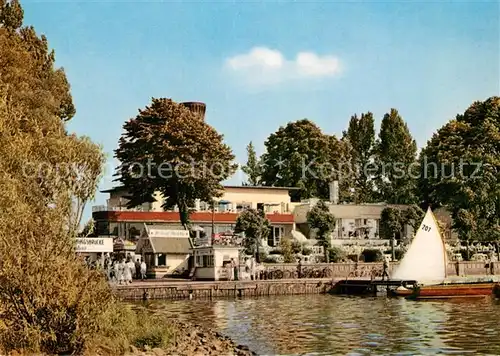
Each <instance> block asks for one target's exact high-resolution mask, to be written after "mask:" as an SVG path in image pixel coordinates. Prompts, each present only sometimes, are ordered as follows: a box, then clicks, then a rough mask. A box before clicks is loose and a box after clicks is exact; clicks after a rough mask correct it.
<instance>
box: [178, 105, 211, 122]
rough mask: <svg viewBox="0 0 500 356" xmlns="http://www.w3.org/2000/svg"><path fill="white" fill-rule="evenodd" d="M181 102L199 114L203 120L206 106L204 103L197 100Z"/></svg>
mask: <svg viewBox="0 0 500 356" xmlns="http://www.w3.org/2000/svg"><path fill="white" fill-rule="evenodd" d="M181 104H182V105H184V106H185V107H187V108H188V109H189V110H191V111H192V112H193V113H195V114H198V115H200V116H201V118H202V119H203V120H205V111H206V110H207V106H206V105H205V103H200V102H197V101H188V102H184V103H181Z"/></svg>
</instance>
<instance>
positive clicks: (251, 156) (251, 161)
mask: <svg viewBox="0 0 500 356" xmlns="http://www.w3.org/2000/svg"><path fill="white" fill-rule="evenodd" d="M241 169H242V171H243V173H245V174H246V175H247V178H248V182H247V183H246V184H247V185H251V186H258V185H260V180H261V176H262V165H261V162H260V160H259V158H258V157H257V153H256V152H255V148H254V147H253V144H252V142H251V141H250V143H249V144H248V146H247V163H246V165H244V166H243V167H241Z"/></svg>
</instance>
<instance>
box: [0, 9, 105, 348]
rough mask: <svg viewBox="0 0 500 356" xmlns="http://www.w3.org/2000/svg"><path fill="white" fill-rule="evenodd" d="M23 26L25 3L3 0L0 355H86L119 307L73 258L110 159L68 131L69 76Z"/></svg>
mask: <svg viewBox="0 0 500 356" xmlns="http://www.w3.org/2000/svg"><path fill="white" fill-rule="evenodd" d="M21 24H22V9H21V7H20V5H19V3H18V2H17V1H10V2H7V3H6V2H5V1H3V0H0V157H1V159H0V211H1V212H2V213H1V214H0V305H1V308H0V309H1V310H0V319H1V323H0V324H1V325H0V353H2V354H9V353H10V351H12V350H16V349H17V350H21V349H22V350H26V352H28V353H33V354H83V353H84V352H85V348H86V347H87V346H88V344H89V341H90V340H93V339H95V338H96V337H97V336H98V335H103V334H104V332H103V330H102V329H103V325H104V324H105V320H104V317H103V315H109V312H110V308H111V306H112V304H113V296H112V293H111V289H110V288H109V285H108V284H107V283H106V281H105V280H104V278H103V276H102V275H101V274H100V273H98V272H97V271H90V270H89V269H87V268H86V267H85V266H84V265H83V264H82V263H81V261H80V260H79V259H78V258H77V256H76V254H75V237H76V235H77V233H78V227H79V225H80V224H79V223H80V220H81V216H82V212H83V210H84V208H85V205H86V202H88V201H89V200H90V199H91V198H92V197H93V196H94V193H95V190H96V188H97V184H98V182H99V178H100V175H101V171H102V167H103V163H104V160H105V158H104V155H103V154H102V152H101V149H100V147H99V146H98V145H96V144H94V143H92V142H91V141H90V140H89V139H88V138H85V137H78V136H76V135H74V134H69V133H68V132H67V127H66V126H65V124H64V122H63V120H61V119H67V118H69V116H71V115H68V114H67V113H66V115H63V114H62V110H61V108H62V107H64V105H63V104H62V103H63V102H64V100H66V99H67V100H68V101H67V104H69V103H70V102H71V100H70V96H69V91H68V89H69V87H68V86H67V83H66V82H65V78H64V77H63V72H62V71H59V70H57V69H55V68H54V67H53V61H51V60H50V58H51V57H50V56H49V57H47V56H46V54H47V52H44V48H45V47H44V46H45V45H46V42H45V45H44V41H45V40H44V39H43V38H42V39H40V38H38V37H36V35H35V32H34V30H33V29H32V28H20V26H21ZM62 98H66V99H64V100H63V99H62ZM71 106H72V104H71ZM73 111H74V110H73ZM48 266H50V267H48Z"/></svg>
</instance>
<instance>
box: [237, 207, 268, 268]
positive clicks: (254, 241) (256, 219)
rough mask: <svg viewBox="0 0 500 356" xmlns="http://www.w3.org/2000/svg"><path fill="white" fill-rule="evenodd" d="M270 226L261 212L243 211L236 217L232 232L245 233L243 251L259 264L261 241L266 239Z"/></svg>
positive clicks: (254, 210) (253, 210)
mask: <svg viewBox="0 0 500 356" xmlns="http://www.w3.org/2000/svg"><path fill="white" fill-rule="evenodd" d="M270 227H271V224H270V222H269V220H268V219H267V217H266V214H265V213H264V212H263V211H262V210H256V209H245V210H244V211H243V212H241V213H240V214H239V215H238V218H237V219H236V226H235V228H234V231H235V232H236V233H240V232H244V233H245V240H244V245H245V250H246V253H247V254H250V255H254V254H255V258H256V260H257V262H260V257H261V255H260V246H261V244H262V240H263V239H265V238H267V236H268V234H269V230H270Z"/></svg>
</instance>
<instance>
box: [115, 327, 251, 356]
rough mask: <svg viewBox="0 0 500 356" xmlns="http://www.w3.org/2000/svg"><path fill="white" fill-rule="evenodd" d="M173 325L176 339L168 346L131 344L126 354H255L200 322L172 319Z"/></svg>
mask: <svg viewBox="0 0 500 356" xmlns="http://www.w3.org/2000/svg"><path fill="white" fill-rule="evenodd" d="M172 327H173V328H175V329H176V334H175V335H174V340H173V342H172V344H171V345H170V346H169V347H167V348H150V347H148V346H145V347H144V348H143V349H139V348H137V347H135V346H131V347H130V350H129V352H126V353H125V354H124V356H167V355H168V356H170V355H172V356H174V355H175V356H198V355H199V356H204V355H207V356H220V355H235V356H254V355H257V353H255V352H253V351H251V350H250V349H249V348H248V346H246V345H239V344H237V343H235V342H234V341H233V340H232V339H231V338H229V337H227V336H224V335H222V334H221V333H220V332H218V331H215V330H211V329H209V328H206V327H203V326H201V325H198V324H192V323H189V322H186V321H180V320H172Z"/></svg>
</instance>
